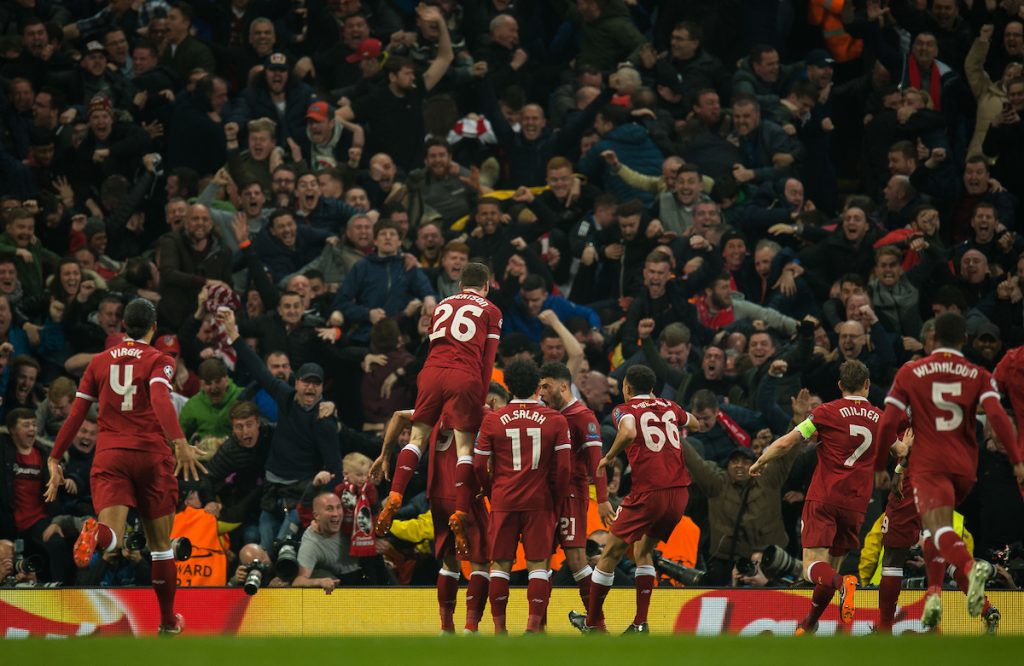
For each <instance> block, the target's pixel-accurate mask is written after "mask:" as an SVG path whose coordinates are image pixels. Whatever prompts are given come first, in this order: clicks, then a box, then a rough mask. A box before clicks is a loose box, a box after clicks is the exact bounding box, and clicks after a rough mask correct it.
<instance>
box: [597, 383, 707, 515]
mask: <svg viewBox="0 0 1024 666" xmlns="http://www.w3.org/2000/svg"><path fill="white" fill-rule="evenodd" d="M612 418H613V419H614V420H615V425H616V426H618V425H619V423H620V422H621V421H622V420H623V419H633V421H634V422H635V423H636V426H635V427H636V437H634V438H633V441H632V442H630V443H629V444H628V445H627V446H626V458H628V459H629V466H630V467H631V468H632V470H633V471H632V479H633V485H632V486H630V490H629V494H630V495H638V494H640V493H646V492H650V491H652V490H664V489H665V488H677V487H680V486H688V485H690V472H689V471H688V470H687V469H686V462H685V461H684V460H683V449H682V446H680V444H679V440H680V438H681V437H686V419H687V416H686V412H684V411H683V409H682V408H681V407H680V406H679V405H677V404H676V403H674V402H672V401H670V400H665V399H664V398H656V397H654V396H650V395H637V396H633V399H632V400H630V401H629V402H627V403H625V404H622V405H619V406H618V407H616V408H615V409H614V410H613V411H612Z"/></svg>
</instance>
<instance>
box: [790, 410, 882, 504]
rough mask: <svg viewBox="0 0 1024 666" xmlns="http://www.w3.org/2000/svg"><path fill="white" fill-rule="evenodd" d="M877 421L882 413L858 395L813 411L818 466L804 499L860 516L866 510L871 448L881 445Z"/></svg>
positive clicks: (871, 483)
mask: <svg viewBox="0 0 1024 666" xmlns="http://www.w3.org/2000/svg"><path fill="white" fill-rule="evenodd" d="M881 418H882V413H881V412H879V411H878V409H876V408H875V406H874V405H872V404H871V403H870V402H868V401H867V399H865V398H861V397H859V396H847V397H845V398H840V399H839V400H833V401H832V402H826V403H825V404H823V405H818V406H817V407H815V408H814V411H813V412H811V416H810V421H811V422H812V423H813V424H814V430H815V431H816V432H817V433H818V466H817V467H816V468H815V470H814V476H813V477H812V478H811V485H810V486H809V487H808V488H807V499H809V500H813V501H815V502H821V503H823V504H831V505H832V506H840V507H843V508H845V509H850V510H852V511H857V512H860V513H863V512H865V511H867V508H868V502H869V501H870V500H871V491H872V490H873V489H874V487H875V480H874V470H875V452H876V451H877V450H878V449H876V448H875V447H876V446H881V444H880V443H879V442H877V441H876V440H877V439H878V438H877V435H878V424H879V422H880V421H881ZM803 434H804V435H805V436H806V435H807V433H803ZM889 444H892V442H889Z"/></svg>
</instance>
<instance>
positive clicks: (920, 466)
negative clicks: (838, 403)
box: [875, 312, 1024, 627]
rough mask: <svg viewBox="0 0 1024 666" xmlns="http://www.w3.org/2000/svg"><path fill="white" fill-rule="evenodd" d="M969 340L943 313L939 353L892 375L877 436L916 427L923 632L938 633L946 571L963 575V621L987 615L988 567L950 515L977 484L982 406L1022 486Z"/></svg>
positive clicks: (960, 322)
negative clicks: (968, 351)
mask: <svg viewBox="0 0 1024 666" xmlns="http://www.w3.org/2000/svg"><path fill="white" fill-rule="evenodd" d="M966 339H967V324H966V322H965V321H964V319H963V317H961V316H960V315H958V314H956V313H953V312H946V313H943V314H941V315H939V316H938V317H936V318H935V341H936V343H937V344H938V347H937V348H936V349H935V351H933V352H932V353H931V354H930V355H929V356H926V357H924V358H923V359H920V360H918V361H914V362H912V363H907V364H906V365H904V366H903V367H902V368H900V370H899V372H897V373H896V379H895V380H894V381H893V384H892V388H891V389H890V390H889V395H888V396H887V397H886V399H885V414H884V415H883V417H882V422H881V427H880V428H879V436H880V437H882V438H883V441H888V439H890V438H892V437H893V436H894V435H895V434H896V430H897V428H898V427H899V424H900V422H901V421H902V420H904V419H906V418H907V417H908V416H910V417H911V423H912V425H913V427H914V440H915V453H914V473H913V475H912V476H911V479H910V481H911V484H912V485H913V489H914V502H915V504H916V505H917V511H918V513H919V514H920V515H921V523H922V524H923V525H924V528H925V530H927V536H928V537H930V538H926V539H925V541H924V546H923V550H924V558H925V562H926V563H927V569H926V570H927V575H928V594H927V596H926V597H925V602H924V612H923V613H922V614H921V624H923V625H925V626H927V627H937V626H938V625H939V622H940V621H941V619H942V594H941V591H942V580H943V578H944V576H945V569H946V565H947V564H952V565H953V566H954V567H956V568H957V570H958V571H960V572H962V573H966V576H965V577H962V578H961V579H960V580H962V581H963V583H966V593H967V613H968V614H969V615H970V616H971V617H978V616H979V615H981V614H982V612H983V610H985V607H986V603H985V583H986V581H987V580H988V578H989V576H990V575H991V573H992V565H991V564H989V563H988V562H985V561H984V560H975V559H974V558H972V557H971V554H970V552H969V551H968V550H967V546H965V545H964V542H963V539H961V538H960V536H959V535H958V534H957V533H956V532H955V531H954V530H953V508H954V507H955V506H957V505H958V504H960V502H962V501H963V500H964V498H965V497H967V494H968V493H969V492H970V491H971V488H973V487H974V483H975V481H976V473H977V469H978V443H977V440H976V438H975V427H976V423H977V419H976V413H977V409H978V406H979V405H980V406H981V407H982V408H983V409H984V410H985V414H986V416H987V417H988V422H989V425H990V426H991V428H992V432H993V433H994V434H995V436H996V438H997V439H999V441H1000V442H1002V443H1003V445H1004V446H1005V447H1006V455H1007V457H1008V458H1009V459H1010V462H1011V463H1012V464H1013V473H1014V476H1016V477H1017V482H1018V483H1020V484H1024V462H1022V456H1021V448H1020V445H1019V443H1018V442H1017V439H1016V433H1015V432H1014V428H1013V424H1012V423H1010V418H1009V417H1008V416H1007V415H1006V411H1005V410H1004V409H1003V406H1002V404H1001V403H1000V401H999V391H998V388H997V386H996V382H995V380H994V379H993V378H992V376H991V375H990V374H989V373H988V371H987V370H985V369H984V368H982V367H979V366H977V365H975V364H973V363H971V362H970V361H968V360H967V359H965V358H964V357H963V354H961V353H960V349H961V347H963V344H964V341H965V340H966ZM881 453H882V452H881V451H880V452H879V455H878V457H877V459H876V461H875V469H877V470H883V469H885V466H886V456H884V455H881ZM964 579H966V580H964ZM963 583H961V586H963Z"/></svg>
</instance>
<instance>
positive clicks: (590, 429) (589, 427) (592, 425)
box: [587, 421, 597, 435]
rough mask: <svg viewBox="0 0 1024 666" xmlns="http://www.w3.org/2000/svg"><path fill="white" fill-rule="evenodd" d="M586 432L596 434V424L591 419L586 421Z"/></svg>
mask: <svg viewBox="0 0 1024 666" xmlns="http://www.w3.org/2000/svg"><path fill="white" fill-rule="evenodd" d="M587 432H588V433H590V434H591V435H596V434H597V424H596V423H594V422H593V421H591V422H590V423H588V424H587Z"/></svg>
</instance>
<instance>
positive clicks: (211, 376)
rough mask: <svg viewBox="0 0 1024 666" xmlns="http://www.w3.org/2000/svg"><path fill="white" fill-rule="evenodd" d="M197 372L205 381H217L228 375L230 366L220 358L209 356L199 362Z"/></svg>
mask: <svg viewBox="0 0 1024 666" xmlns="http://www.w3.org/2000/svg"><path fill="white" fill-rule="evenodd" d="M196 374H197V375H199V379H201V380H202V381H204V382H215V381H217V380H218V379H223V378H225V377H227V376H228V366H227V365H225V363H224V361H222V360H220V359H219V358H208V359H206V360H204V361H203V362H202V363H200V364H199V368H198V369H197V370H196Z"/></svg>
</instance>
